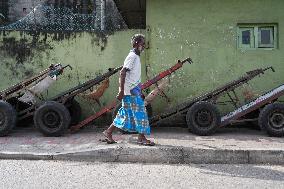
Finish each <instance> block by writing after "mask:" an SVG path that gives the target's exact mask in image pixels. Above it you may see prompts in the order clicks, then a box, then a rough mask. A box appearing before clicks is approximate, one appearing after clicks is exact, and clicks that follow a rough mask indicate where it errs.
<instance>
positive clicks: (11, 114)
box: [0, 100, 17, 137]
mask: <svg viewBox="0 0 284 189" xmlns="http://www.w3.org/2000/svg"><path fill="white" fill-rule="evenodd" d="M16 122H17V113H16V111H15V109H14V108H13V106H12V105H11V104H9V103H8V102H5V101H2V100H0V136H1V137H2V136H6V135H8V134H9V133H10V132H11V130H12V129H13V128H14V127H15V125H16Z"/></svg>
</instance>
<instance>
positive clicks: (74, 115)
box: [68, 99, 82, 127]
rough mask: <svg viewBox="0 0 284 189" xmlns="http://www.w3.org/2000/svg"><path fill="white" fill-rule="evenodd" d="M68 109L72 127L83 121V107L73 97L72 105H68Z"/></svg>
mask: <svg viewBox="0 0 284 189" xmlns="http://www.w3.org/2000/svg"><path fill="white" fill-rule="evenodd" d="M68 110H69V113H70V116H71V124H70V127H71V126H72V125H77V124H78V123H79V122H80V121H81V117H82V108H81V106H80V104H79V102H78V101H76V100H75V99H73V100H72V101H71V105H70V106H69V107H68Z"/></svg>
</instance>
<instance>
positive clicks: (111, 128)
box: [103, 124, 115, 143]
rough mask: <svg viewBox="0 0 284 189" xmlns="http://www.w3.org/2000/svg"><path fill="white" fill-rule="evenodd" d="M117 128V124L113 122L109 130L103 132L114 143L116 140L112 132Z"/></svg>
mask: <svg viewBox="0 0 284 189" xmlns="http://www.w3.org/2000/svg"><path fill="white" fill-rule="evenodd" d="M114 129H115V126H114V125H113V124H111V125H110V126H109V128H108V129H107V130H105V131H104V132H103V135H104V136H105V137H106V138H107V140H108V141H109V142H110V143H114V142H115V141H114V140H113V138H112V133H113V131H114Z"/></svg>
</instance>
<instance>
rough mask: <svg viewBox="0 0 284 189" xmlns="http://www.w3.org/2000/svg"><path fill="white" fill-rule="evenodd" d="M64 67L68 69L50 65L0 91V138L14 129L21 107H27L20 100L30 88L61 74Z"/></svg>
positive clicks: (26, 104)
mask: <svg viewBox="0 0 284 189" xmlns="http://www.w3.org/2000/svg"><path fill="white" fill-rule="evenodd" d="M66 67H70V65H67V66H62V65H61V64H56V65H54V64H51V65H50V66H49V68H48V69H45V70H43V71H41V72H40V73H39V74H37V75H36V76H33V77H31V78H28V79H26V80H24V81H21V82H19V83H17V84H15V85H13V86H11V87H8V88H7V89H4V90H2V91H0V136H5V135H7V134H8V133H9V132H10V131H11V130H12V129H13V128H14V127H15V125H16V121H17V112H18V111H20V110H21V109H23V107H27V106H29V104H28V103H25V102H22V101H21V100H20V98H21V97H22V96H25V95H26V94H27V93H30V91H29V89H30V88H33V87H35V86H36V85H38V84H39V83H41V82H43V81H44V80H45V79H46V78H48V77H49V76H51V77H54V76H56V75H57V76H58V75H60V74H62V72H63V70H64V69H65V68H66Z"/></svg>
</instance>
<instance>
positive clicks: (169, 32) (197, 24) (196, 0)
mask: <svg viewBox="0 0 284 189" xmlns="http://www.w3.org/2000/svg"><path fill="white" fill-rule="evenodd" d="M283 8H284V1H283V0H273V1H268V0H214V1H212V0H167V1H161V0H148V1H147V9H146V10H147V38H148V40H149V50H148V51H147V64H149V65H150V67H151V68H150V71H149V72H154V73H156V72H157V71H158V70H161V68H166V67H169V66H170V65H172V64H173V63H174V61H175V60H177V59H184V58H186V57H191V58H192V59H193V61H194V64H193V65H185V66H184V68H182V69H181V70H180V71H178V72H177V74H176V77H175V78H174V79H172V80H171V88H170V90H169V91H168V94H169V96H170V98H171V99H172V103H171V104H170V105H172V106H174V105H175V104H177V103H180V102H182V101H184V100H186V99H192V98H193V97H195V96H198V95H200V94H202V93H204V92H206V91H210V90H212V89H214V88H215V87H217V86H219V85H222V84H225V83H226V82H228V81H231V80H233V79H237V78H238V77H239V76H241V75H242V74H243V73H245V72H246V71H249V70H253V69H256V68H262V67H267V66H273V67H274V68H275V69H276V72H275V73H271V72H269V73H268V74H266V75H264V76H263V77H260V78H257V79H255V80H253V82H251V83H250V86H249V88H253V89H254V92H255V93H256V94H261V93H262V92H264V91H265V90H268V89H271V88H272V87H276V86H278V85H280V84H282V83H284V75H283V73H284V50H283V43H284V37H283V35H282V34H283V33H284V20H283V18H284V11H283ZM238 23H277V24H278V35H279V41H278V48H277V49H273V50H260V49H257V50H240V49H238V48H237V24H238ZM241 89H242V88H241ZM155 103H156V104H154V107H155V108H156V110H159V111H160V110H162V109H165V108H166V105H165V104H166V103H165V100H157V101H156V102H155ZM161 103H163V106H161V105H160V104H161ZM158 105H159V106H158ZM230 108H231V107H228V106H227V107H223V108H222V109H223V110H225V109H227V110H228V109H230Z"/></svg>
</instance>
